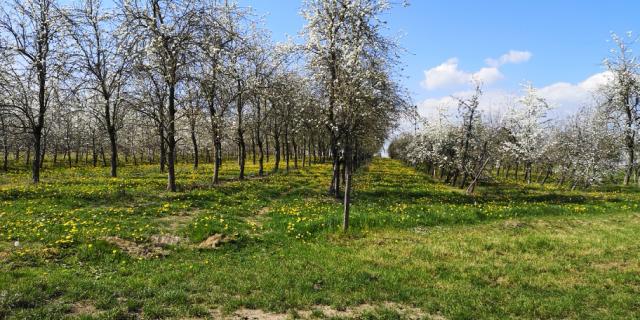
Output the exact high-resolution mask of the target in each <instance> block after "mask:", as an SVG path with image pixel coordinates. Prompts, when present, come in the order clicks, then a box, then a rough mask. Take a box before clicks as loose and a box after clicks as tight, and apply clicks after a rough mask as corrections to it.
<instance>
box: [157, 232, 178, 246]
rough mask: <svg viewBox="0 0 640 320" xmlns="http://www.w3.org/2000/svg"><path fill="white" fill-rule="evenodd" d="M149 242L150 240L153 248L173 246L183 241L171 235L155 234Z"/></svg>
mask: <svg viewBox="0 0 640 320" xmlns="http://www.w3.org/2000/svg"><path fill="white" fill-rule="evenodd" d="M149 240H151V243H152V244H153V245H154V246H158V247H167V246H175V245H177V244H179V243H181V242H184V239H182V238H181V237H178V236H174V235H172V234H156V235H153V236H151V238H149Z"/></svg>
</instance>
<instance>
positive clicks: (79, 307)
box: [69, 300, 101, 317]
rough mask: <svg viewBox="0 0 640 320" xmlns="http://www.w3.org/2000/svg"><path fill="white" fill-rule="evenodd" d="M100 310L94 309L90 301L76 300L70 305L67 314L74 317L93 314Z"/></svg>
mask: <svg viewBox="0 0 640 320" xmlns="http://www.w3.org/2000/svg"><path fill="white" fill-rule="evenodd" d="M100 312H101V311H99V310H98V309H96V307H95V306H94V305H93V303H92V302H91V301H86V300H84V301H78V302H76V303H74V304H73V305H72V306H71V311H70V312H69V314H70V315H71V316H74V317H81V316H95V315H97V314H99V313H100Z"/></svg>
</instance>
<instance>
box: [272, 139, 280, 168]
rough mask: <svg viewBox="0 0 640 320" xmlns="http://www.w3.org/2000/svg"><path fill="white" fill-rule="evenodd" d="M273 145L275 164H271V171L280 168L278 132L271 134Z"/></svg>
mask: <svg viewBox="0 0 640 320" xmlns="http://www.w3.org/2000/svg"><path fill="white" fill-rule="evenodd" d="M273 146H274V152H275V155H274V156H275V164H274V165H273V172H278V171H279V170H280V134H279V133H277V132H275V133H274V135H273Z"/></svg>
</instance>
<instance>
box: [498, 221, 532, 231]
mask: <svg viewBox="0 0 640 320" xmlns="http://www.w3.org/2000/svg"><path fill="white" fill-rule="evenodd" d="M502 226H503V227H505V228H507V229H520V228H524V227H527V226H528V225H527V224H526V223H524V222H522V221H518V220H507V221H505V222H504V224H502Z"/></svg>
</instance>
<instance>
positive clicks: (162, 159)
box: [158, 110, 167, 173]
mask: <svg viewBox="0 0 640 320" xmlns="http://www.w3.org/2000/svg"><path fill="white" fill-rule="evenodd" d="M162 112H164V110H163V111H162ZM158 135H159V136H160V172H162V173H164V169H165V167H166V165H167V145H166V143H165V140H164V121H162V120H161V122H160V123H159V124H158Z"/></svg>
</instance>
